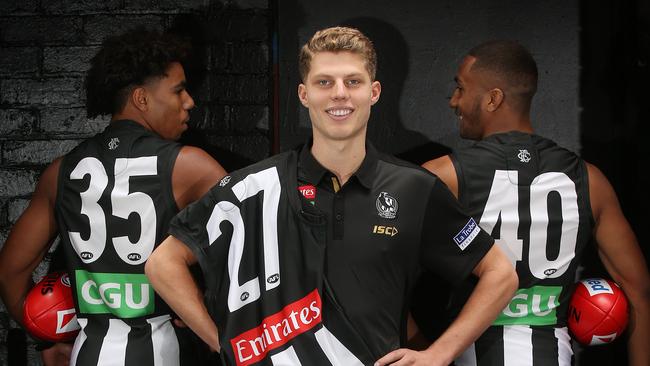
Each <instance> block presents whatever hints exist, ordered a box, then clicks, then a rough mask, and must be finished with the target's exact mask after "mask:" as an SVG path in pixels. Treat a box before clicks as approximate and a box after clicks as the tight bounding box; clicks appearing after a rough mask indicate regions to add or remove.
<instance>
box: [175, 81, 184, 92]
mask: <svg viewBox="0 0 650 366" xmlns="http://www.w3.org/2000/svg"><path fill="white" fill-rule="evenodd" d="M183 89H187V80H183V81H181V82H180V83H178V84H176V85H174V90H183Z"/></svg>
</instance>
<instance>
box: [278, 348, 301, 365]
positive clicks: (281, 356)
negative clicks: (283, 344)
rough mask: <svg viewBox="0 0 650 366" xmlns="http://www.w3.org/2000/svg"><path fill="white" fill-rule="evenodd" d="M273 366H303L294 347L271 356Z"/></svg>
mask: <svg viewBox="0 0 650 366" xmlns="http://www.w3.org/2000/svg"><path fill="white" fill-rule="evenodd" d="M271 361H272V362H273V366H302V364H301V363H300V360H299V359H298V355H297V354H296V351H295V350H294V349H293V346H291V347H289V348H287V349H285V350H284V351H282V352H279V353H276V354H274V355H272V356H271Z"/></svg>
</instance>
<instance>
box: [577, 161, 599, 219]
mask: <svg viewBox="0 0 650 366" xmlns="http://www.w3.org/2000/svg"><path fill="white" fill-rule="evenodd" d="M580 170H581V174H582V176H583V177H584V178H585V179H583V180H582V182H583V185H584V187H583V188H584V189H583V192H586V194H585V202H586V203H587V210H588V213H589V224H590V226H591V227H592V228H593V227H594V225H595V224H596V220H595V219H594V210H593V208H592V207H591V192H590V190H589V168H588V167H587V162H585V161H584V160H582V159H580Z"/></svg>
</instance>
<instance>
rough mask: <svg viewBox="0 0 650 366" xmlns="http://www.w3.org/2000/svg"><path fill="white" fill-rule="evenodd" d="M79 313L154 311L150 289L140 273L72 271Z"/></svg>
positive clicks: (141, 313) (126, 315)
mask: <svg viewBox="0 0 650 366" xmlns="http://www.w3.org/2000/svg"><path fill="white" fill-rule="evenodd" d="M75 276H76V292H77V298H78V299H79V313H80V314H114V315H117V316H118V317H120V318H137V317H141V316H145V315H149V314H153V313H154V311H155V302H154V296H155V295H154V291H153V287H151V284H149V280H148V279H147V277H146V276H145V275H144V274H142V273H96V272H95V273H91V272H87V271H84V270H76V271H75Z"/></svg>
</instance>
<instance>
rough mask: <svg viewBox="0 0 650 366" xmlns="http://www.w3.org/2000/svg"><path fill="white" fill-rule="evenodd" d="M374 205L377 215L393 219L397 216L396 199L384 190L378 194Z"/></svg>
mask: <svg viewBox="0 0 650 366" xmlns="http://www.w3.org/2000/svg"><path fill="white" fill-rule="evenodd" d="M375 206H376V207H377V214H378V215H379V217H383V218H385V219H394V218H395V217H396V216H397V207H398V206H399V205H398V204H397V200H396V199H395V197H393V196H391V195H389V194H388V193H386V192H381V193H380V194H379V197H377V201H376V202H375Z"/></svg>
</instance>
